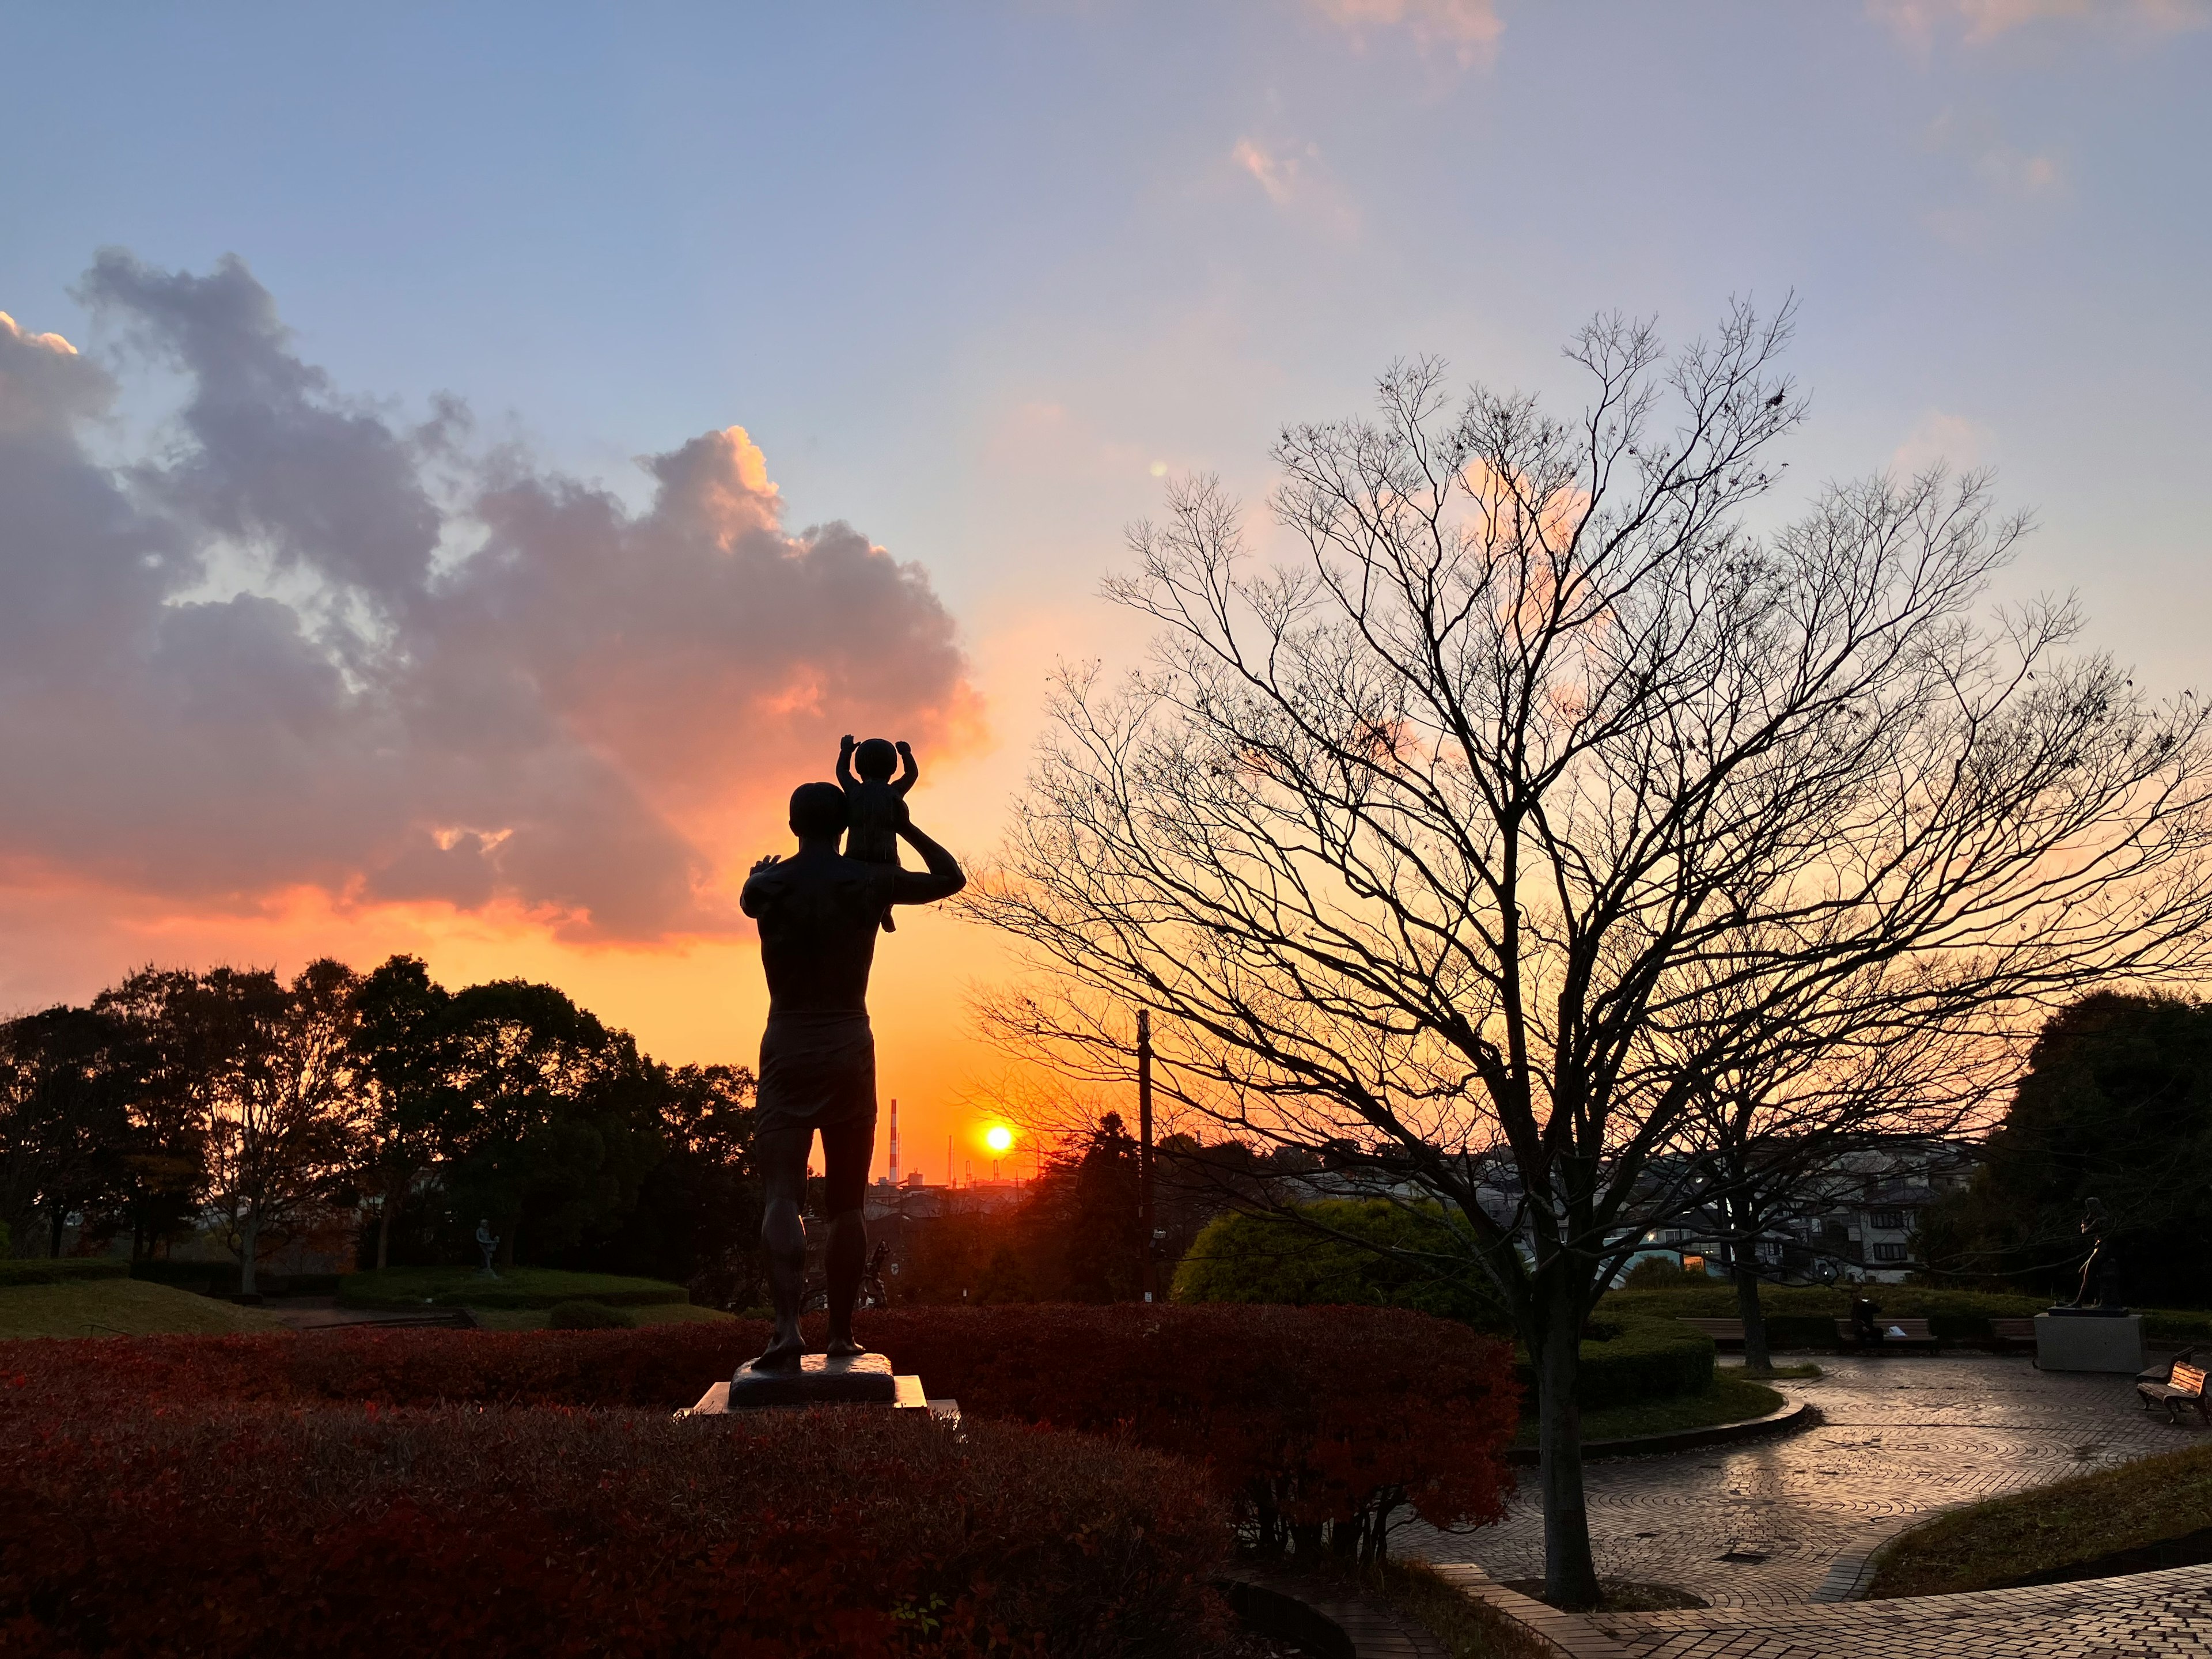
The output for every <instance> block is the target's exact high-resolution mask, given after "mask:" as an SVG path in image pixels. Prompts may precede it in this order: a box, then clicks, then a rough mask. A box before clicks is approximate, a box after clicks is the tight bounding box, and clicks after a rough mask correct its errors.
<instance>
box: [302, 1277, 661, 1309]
mask: <svg viewBox="0 0 2212 1659" xmlns="http://www.w3.org/2000/svg"><path fill="white" fill-rule="evenodd" d="M690 1300H691V1295H690V1291H686V1290H685V1289H684V1287H683V1286H682V1285H670V1284H665V1283H664V1282H663V1281H661V1280H660V1279H624V1278H622V1277H620V1276H619V1275H617V1274H615V1273H561V1272H558V1271H556V1269H554V1268H551V1267H507V1268H504V1269H502V1270H501V1273H500V1276H499V1278H498V1279H497V1280H496V1281H494V1280H492V1279H485V1278H483V1276H482V1275H481V1274H480V1273H478V1271H477V1269H476V1268H474V1267H386V1268H383V1269H381V1270H380V1271H377V1272H372V1273H349V1274H347V1275H346V1277H345V1278H344V1279H341V1280H340V1281H339V1283H338V1301H339V1302H340V1303H341V1304H343V1305H344V1306H346V1307H349V1308H419V1307H421V1306H422V1304H424V1303H426V1302H428V1303H432V1304H435V1305H437V1306H439V1307H441V1308H460V1307H468V1308H512V1309H526V1308H550V1307H551V1306H553V1304H555V1303H556V1302H604V1303H605V1304H607V1305H608V1306H610V1307H619V1308H635V1307H641V1306H647V1305H650V1304H654V1303H662V1304H669V1303H675V1304H688V1303H689V1302H690Z"/></svg>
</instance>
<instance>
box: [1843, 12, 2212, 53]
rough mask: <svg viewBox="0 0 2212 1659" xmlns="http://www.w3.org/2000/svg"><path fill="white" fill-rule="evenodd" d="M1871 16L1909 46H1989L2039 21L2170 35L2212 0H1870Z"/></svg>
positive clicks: (2205, 18)
mask: <svg viewBox="0 0 2212 1659" xmlns="http://www.w3.org/2000/svg"><path fill="white" fill-rule="evenodd" d="M1867 15H1869V16H1870V17H1872V18H1873V19H1874V20H1875V21H1877V22H1879V23H1881V25H1882V26H1883V27H1887V29H1888V30H1889V31H1890V33H1893V34H1894V35H1895V36H1896V37H1897V38H1898V39H1899V40H1901V41H1903V42H1904V43H1905V45H1907V46H1911V47H1913V48H1914V49H1916V50H1917V51H1921V52H1925V51H1927V50H1928V49H1929V47H1930V46H1933V44H1934V43H1935V42H1936V40H1937V39H1938V38H1955V39H1958V40H1963V41H1964V42H1966V44H1967V45H1968V46H1983V45H1986V44H1987V43H1988V42H1990V41H1991V40H1996V39H1998V38H1999V37H2000V36H2002V35H2006V34H2009V33H2012V32H2013V31H2014V30H2015V29H2021V28H2026V27H2030V26H2031V25H2033V24H2038V23H2048V22H2070V23H2076V24H2083V25H2087V26H2089V27H2095V28H2099V29H2103V30H2106V31H2109V32H2112V33H2123V34H2127V35H2131V36H2143V35H2151V36H2158V35H2166V34H2174V33H2181V32H2183V31H2185V30H2188V29H2197V28H2203V27H2205V25H2206V24H2207V23H2208V22H2212V4H2208V3H2207V0H1867Z"/></svg>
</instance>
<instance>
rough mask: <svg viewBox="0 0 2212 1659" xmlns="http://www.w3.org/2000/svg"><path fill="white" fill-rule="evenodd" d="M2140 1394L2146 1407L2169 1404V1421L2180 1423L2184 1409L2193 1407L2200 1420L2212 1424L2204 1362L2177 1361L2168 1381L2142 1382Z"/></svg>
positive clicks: (2137, 1386)
mask: <svg viewBox="0 0 2212 1659" xmlns="http://www.w3.org/2000/svg"><path fill="white" fill-rule="evenodd" d="M2136 1397H2137V1398H2139V1399H2140V1400H2141V1401H2142V1407H2143V1409H2144V1410H2145V1411H2148V1410H2149V1409H2150V1408H2151V1407H2153V1406H2163V1407H2166V1421H2167V1422H2169V1423H2179V1421H2181V1413H2184V1412H2185V1411H2193V1412H2195V1413H2197V1420H2198V1421H2199V1422H2202V1423H2204V1424H2206V1425H2212V1416H2207V1415H2206V1413H2205V1410H2204V1368H2203V1366H2201V1365H2192V1364H2189V1363H2188V1362H2187V1361H2185V1360H2181V1361H2176V1362H2175V1364H2174V1367H2173V1370H2172V1372H2171V1373H2169V1375H2168V1376H2167V1379H2166V1381H2165V1382H2163V1383H2136Z"/></svg>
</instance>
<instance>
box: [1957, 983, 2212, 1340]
mask: <svg viewBox="0 0 2212 1659" xmlns="http://www.w3.org/2000/svg"><path fill="white" fill-rule="evenodd" d="M2091 1198H2095V1199H2099V1200H2102V1202H2103V1203H2104V1205H2105V1207H2106V1211H2107V1212H2108V1213H2109V1214H2110V1216H2111V1218H2112V1224H2113V1225H2112V1237H2113V1240H2114V1246H2115V1248H2116V1249H2117V1250H2118V1255H2119V1258H2120V1272H2121V1283H2122V1287H2123V1290H2124V1294H2125V1295H2126V1296H2127V1297H2128V1298H2129V1299H2130V1300H2132V1301H2136V1302H2142V1303H2148V1304H2154V1305H2164V1306H2169V1307H2172V1306H2181V1307H2191V1306H2195V1305H2197V1304H2201V1303H2203V1301H2204V1300H2205V1297H2206V1287H2207V1285H2208V1284H2212V1279H2208V1270H2212V1008H2209V1007H2207V1006H2204V1005H2203V1004H2202V1003H2198V1002H2194V1001H2188V1000H2183V999H2181V998H2179V997H2171V996H2141V995H2123V994H2116V993H2110V992H2100V993H2098V994H2094V995H2092V996H2087V997H2084V998H2082V999H2081V1000H2080V1001H2078V1002H2075V1003H2074V1004H2072V1005H2071V1006H2069V1007H2066V1008H2064V1009H2062V1010H2061V1011H2060V1012H2057V1013H2056V1014H2054V1015H2053V1016H2052V1017H2051V1019H2050V1021H2049V1022H2048V1023H2047V1024H2045V1026H2044V1028H2043V1030H2042V1032H2041V1034H2040V1035H2039V1036H2038V1037H2037V1039H2036V1042H2035V1046H2034V1048H2033V1049H2032V1050H2031V1051H2030V1053H2029V1057H2028V1067H2027V1074H2026V1075H2025V1076H2023V1077H2022V1078H2021V1080H2020V1084H2019V1085H2018V1087H2017V1088H2016V1089H2015V1091H2013V1097H2012V1100H2011V1103H2010V1105H2009V1107H2008V1109H2007V1111H2006V1113H2005V1116H2004V1121H2003V1122H2002V1124H2000V1125H1999V1126H1998V1127H1997V1128H1996V1130H1995V1131H1994V1132H1993V1133H1991V1134H1990V1137H1989V1140H1988V1143H1987V1146H1986V1147H1985V1149H1984V1164H1983V1166H1982V1168H1981V1169H1980V1170H1978V1171H1977V1172H1976V1175H1975V1178H1974V1180H1973V1181H1972V1183H1971V1184H1970V1185H1969V1186H1968V1188H1967V1189H1966V1191H1965V1192H1964V1193H1961V1194H1956V1195H1954V1197H1952V1198H1951V1199H1949V1200H1946V1201H1945V1202H1944V1203H1943V1204H1942V1205H1940V1206H1937V1207H1936V1210H1935V1211H1933V1212H1931V1213H1930V1215H1929V1218H1928V1219H1927V1221H1926V1223H1925V1237H1924V1238H1923V1248H1924V1249H1925V1250H1926V1253H1927V1256H1928V1260H1929V1263H1930V1265H1931V1266H1932V1267H1936V1269H1937V1270H1939V1271H1942V1272H1945V1273H1950V1274H1955V1275H1958V1276H1960V1277H1962V1278H1967V1279H1977V1280H1982V1281H1986V1282H1992V1283H1995V1282H2008V1283H2014V1284H2019V1285H2024V1286H2027V1287H2028V1288H2031V1289H2033V1290H2036V1291H2063V1292H2064V1293H2065V1294H2066V1295H2067V1296H2068V1297H2069V1298H2070V1297H2071V1296H2072V1295H2073V1293H2074V1291H2075V1287H2076V1285H2077V1282H2078V1279H2079V1274H2080V1269H2081V1261H2082V1258H2083V1256H2084V1255H2085V1254H2086V1246H2085V1245H2084V1244H2083V1243H2082V1240H2081V1234H2080V1231H2079V1223H2080V1218H2081V1213H2082V1210H2083V1206H2084V1204H2085V1201H2086V1200H2088V1199H2091Z"/></svg>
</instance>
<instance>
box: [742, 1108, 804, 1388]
mask: <svg viewBox="0 0 2212 1659" xmlns="http://www.w3.org/2000/svg"><path fill="white" fill-rule="evenodd" d="M813 1141H814V1132H813V1131H812V1130H811V1129H772V1130H770V1131H769V1133H766V1134H764V1135H762V1136H760V1137H759V1138H758V1139H756V1140H755V1141H754V1143H753V1157H754V1159H755V1160H756V1162H757V1164H758V1167H759V1169H760V1172H761V1199H762V1216H761V1243H762V1244H763V1246H764V1247H765V1248H766V1250H767V1253H768V1286H769V1301H770V1302H772V1303H773V1304H775V1338H774V1340H771V1341H770V1342H769V1345H768V1348H767V1350H766V1351H765V1352H763V1353H762V1355H761V1356H760V1358H757V1359H756V1360H754V1361H753V1369H754V1370H761V1371H795V1370H798V1369H799V1357H800V1356H801V1355H802V1354H804V1353H805V1352H806V1342H805V1339H804V1338H803V1337H801V1336H800V1335H799V1302H800V1300H801V1298H802V1297H805V1294H806V1224H805V1222H804V1221H803V1220H801V1219H800V1218H799V1205H800V1202H801V1200H804V1199H805V1196H806V1154H807V1152H808V1150H809V1148H810V1147H811V1146H812V1144H813Z"/></svg>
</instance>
